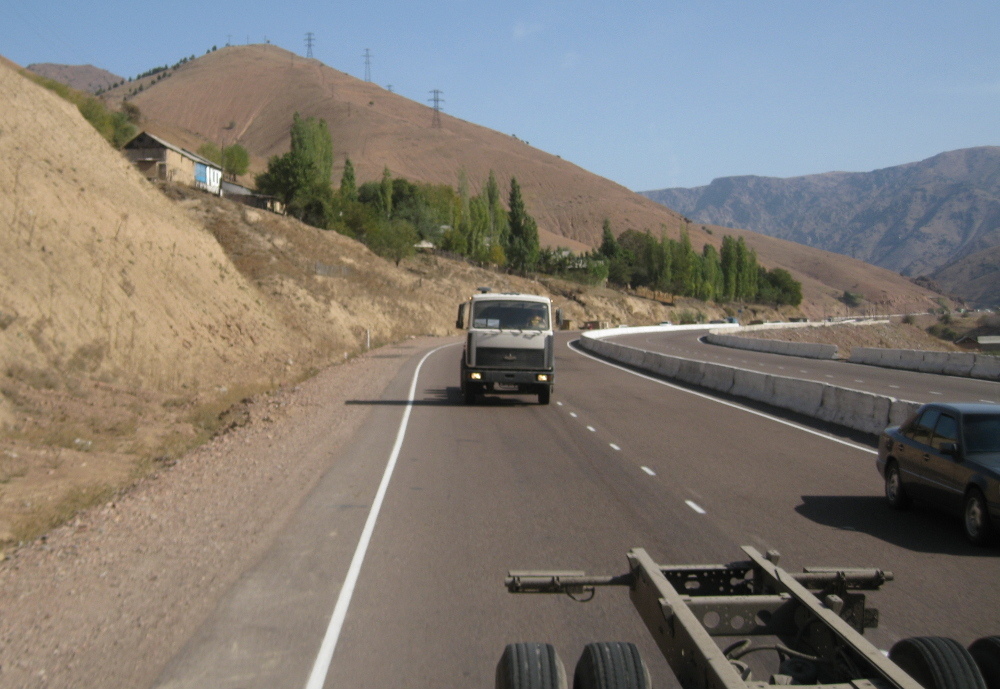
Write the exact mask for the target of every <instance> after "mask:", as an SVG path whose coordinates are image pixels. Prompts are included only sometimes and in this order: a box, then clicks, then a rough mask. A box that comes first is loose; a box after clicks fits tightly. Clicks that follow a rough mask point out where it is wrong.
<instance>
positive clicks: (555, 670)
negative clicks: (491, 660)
mask: <svg viewBox="0 0 1000 689" xmlns="http://www.w3.org/2000/svg"><path fill="white" fill-rule="evenodd" d="M495 686H496V689H566V687H567V684H566V668H565V666H564V665H563V662H562V660H561V659H560V658H559V654H558V653H557V652H556V649H555V647H554V646H553V645H552V644H538V643H517V644H507V647H506V648H504V650H503V655H502V656H501V657H500V662H499V663H497V673H496V684H495Z"/></svg>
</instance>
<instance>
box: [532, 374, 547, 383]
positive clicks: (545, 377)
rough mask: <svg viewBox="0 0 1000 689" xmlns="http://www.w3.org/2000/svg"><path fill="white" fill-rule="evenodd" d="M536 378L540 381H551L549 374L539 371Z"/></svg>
mask: <svg viewBox="0 0 1000 689" xmlns="http://www.w3.org/2000/svg"><path fill="white" fill-rule="evenodd" d="M535 380H537V381H538V382H539V383H547V382H549V374H547V373H539V374H538V375H537V376H535Z"/></svg>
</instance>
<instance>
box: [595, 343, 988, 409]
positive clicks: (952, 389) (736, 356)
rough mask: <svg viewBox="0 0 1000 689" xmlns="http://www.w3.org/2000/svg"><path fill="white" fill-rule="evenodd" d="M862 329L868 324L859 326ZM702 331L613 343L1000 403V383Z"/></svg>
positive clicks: (892, 393) (899, 392)
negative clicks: (719, 340) (789, 351)
mask: <svg viewBox="0 0 1000 689" xmlns="http://www.w3.org/2000/svg"><path fill="white" fill-rule="evenodd" d="M857 327H859V328H863V327H865V326H864V325H859V326H857ZM704 335H705V332H704V331H699V330H680V331H673V332H671V331H664V332H659V333H641V334H632V335H624V336H620V337H614V338H613V341H614V342H617V343H620V344H623V345H627V346H629V347H635V348H637V349H644V350H647V351H650V352H660V353H663V354H669V355H671V356H677V357H682V358H685V359H694V360H696V361H708V362H712V363H716V364H724V365H726V366H734V367H736V368H743V369H748V370H751V371H760V372H762V373H770V374H771V375H776V376H786V377H789V378H801V379H803V380H814V381H819V382H823V383H829V384H831V385H837V386H840V387H845V388H851V389H854V390H863V391H865V392H872V393H876V394H879V395H886V396H889V397H895V398H897V399H905V400H910V401H912V402H935V401H937V402H941V401H950V402H959V401H960V402H994V403H1000V382H996V381H988V380H976V379H972V378H958V377H954V376H942V375H934V374H930V373H918V372H916V371H903V370H898V369H888V368H879V367H877V366H865V365H863V364H851V363H848V362H846V361H842V360H821V359H803V358H799V357H791V356H784V355H781V354H769V353H766V352H754V351H751V350H746V349H733V348H731V347H723V346H720V345H712V344H707V343H703V342H702V341H701V338H702V337H704Z"/></svg>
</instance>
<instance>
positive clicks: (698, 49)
mask: <svg viewBox="0 0 1000 689" xmlns="http://www.w3.org/2000/svg"><path fill="white" fill-rule="evenodd" d="M0 17H2V19H0V54H2V55H4V56H5V57H7V58H9V59H11V60H13V61H14V62H17V63H19V64H21V65H25V66H26V65H28V64H30V63H32V62H55V63H62V64H88V63H89V64H93V65H96V66H98V67H102V68H104V69H107V70H110V71H111V72H114V73H116V74H119V75H121V76H125V77H128V76H135V75H136V74H138V73H141V72H144V71H146V70H147V69H150V68H152V67H155V66H158V65H163V64H173V63H174V62H176V61H177V60H179V59H180V58H182V57H185V56H190V55H196V56H198V55H203V54H205V52H206V51H207V50H208V49H210V48H211V47H212V46H213V45H217V46H220V47H221V46H223V45H225V44H226V43H227V42H231V43H233V44H243V43H247V42H250V43H262V42H264V41H265V40H268V41H270V42H271V43H274V44H276V45H279V46H281V47H283V48H286V49H288V50H292V51H294V52H296V53H299V54H305V51H306V45H305V36H306V33H307V32H312V33H313V35H314V45H313V56H314V57H316V58H317V59H319V60H321V61H322V62H324V63H326V64H328V65H330V66H331V67H334V68H336V69H339V70H341V71H344V72H347V73H348V74H351V75H353V76H356V77H359V78H364V75H365V63H364V57H363V55H364V51H365V49H366V48H367V49H369V50H370V52H371V76H372V81H374V82H376V83H378V84H380V85H382V86H389V85H391V87H392V90H393V91H395V92H396V93H399V94H401V95H404V96H406V97H408V98H411V99H413V100H416V101H419V102H421V103H428V102H429V99H430V97H431V94H430V91H431V90H432V89H440V90H441V91H442V92H443V93H442V97H443V99H444V103H443V107H444V111H445V112H446V113H448V114H450V115H454V116H456V117H460V118H462V119H465V120H468V121H470V122H474V123H476V124H480V125H483V126H486V127H490V128H492V129H496V130H498V131H501V132H503V133H506V134H515V135H517V136H518V137H519V138H521V139H523V140H526V141H528V142H529V143H530V144H531V145H533V146H535V147H537V148H540V149H542V150H545V151H548V152H550V153H554V154H557V155H560V156H562V157H563V158H564V159H566V160H569V161H571V162H573V163H576V164H577V165H579V166H581V167H583V168H585V169H587V170H590V171H591V172H594V173H597V174H599V175H601V176H603V177H607V178H609V179H612V180H614V181H616V182H618V183H620V184H622V185H624V186H626V187H629V188H630V189H634V190H648V189H659V188H664V187H674V186H683V187H688V186H699V185H703V184H707V183H708V182H710V181H711V180H712V179H714V178H716V177H724V176H729V175H744V174H755V175H767V176H776V177H791V176H795V175H803V174H812V173H819V172H828V171H832V170H845V171H868V170H874V169H879V168H883V167H889V166H892V165H899V164H902V163H908V162H913V161H917V160H922V159H924V158H928V157H930V156H932V155H935V154H937V153H941V152H943V151H949V150H954V149H958V148H966V147H970V146H984V145H998V144H1000V135H998V124H1000V41H998V36H1000V2H996V0H991V1H989V2H978V1H977V2H972V1H965V0H952V1H951V2H947V3H944V2H927V1H924V0H906V1H897V0H866V1H854V0H843V1H839V0H774V1H768V0H741V1H736V0H714V1H713V0H704V1H700V2H696V1H694V0H690V1H675V0H653V1H650V2H646V1H644V0H638V1H635V2H625V3H609V2H607V1H606V0H601V1H597V0H575V1H565V2H563V1H555V0H553V1H540V2H526V1H522V0H507V1H505V2H502V3H501V2H483V1H481V0H439V1H437V2H407V1H406V0H394V1H391V2H387V1H385V0H367V2H358V0H353V1H352V2H329V1H327V2H314V1H313V0H304V1H301V2H295V3H285V4H283V3H271V2H263V1H261V0H240V1H239V2H235V1H233V0H214V1H213V2H197V3H195V2H189V1H188V0H173V1H171V2H156V3H154V2H135V1H134V0H133V1H132V2H124V1H123V0H107V1H104V2H80V1H79V0H59V1H56V2H53V1H48V0H35V1H34V2H30V3H29V2H22V0H0ZM0 107H2V106H0Z"/></svg>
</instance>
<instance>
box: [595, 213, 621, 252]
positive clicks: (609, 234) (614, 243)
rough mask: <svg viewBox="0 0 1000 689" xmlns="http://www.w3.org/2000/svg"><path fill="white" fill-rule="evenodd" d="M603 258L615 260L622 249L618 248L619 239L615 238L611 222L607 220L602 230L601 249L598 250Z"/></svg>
mask: <svg viewBox="0 0 1000 689" xmlns="http://www.w3.org/2000/svg"><path fill="white" fill-rule="evenodd" d="M598 251H599V252H600V253H601V255H602V256H604V257H606V258H609V259H613V258H616V257H617V256H618V254H619V253H620V251H621V249H620V248H619V246H618V239H617V238H615V233H614V232H613V231H612V229H611V221H610V220H608V219H607V218H605V219H604V226H603V228H602V236H601V247H600V248H599V249H598Z"/></svg>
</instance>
